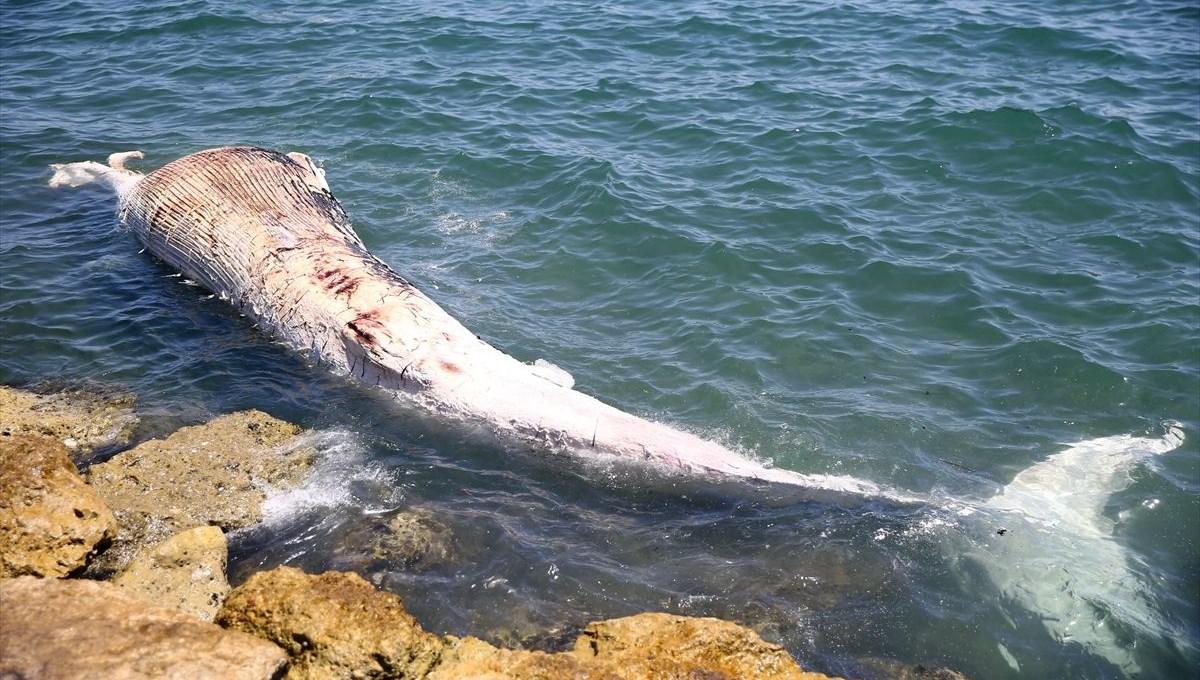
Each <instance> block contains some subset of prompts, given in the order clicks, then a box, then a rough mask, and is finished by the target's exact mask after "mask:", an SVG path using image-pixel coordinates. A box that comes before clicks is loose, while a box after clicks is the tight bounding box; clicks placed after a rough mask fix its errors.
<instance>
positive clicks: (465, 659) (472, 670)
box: [426, 637, 701, 680]
mask: <svg viewBox="0 0 1200 680" xmlns="http://www.w3.org/2000/svg"><path fill="white" fill-rule="evenodd" d="M447 641H448V645H447V647H446V650H445V651H444V652H443V660H442V663H441V664H440V665H439V666H438V667H437V668H436V669H434V671H433V672H432V673H430V674H429V675H428V676H427V679H426V680H526V679H532V678H539V679H540V678H546V679H547V680H551V679H553V680H558V679H560V678H561V679H563V680H623V679H624V678H625V676H623V675H620V674H619V673H618V672H617V669H615V668H613V667H612V666H610V665H609V664H606V663H596V662H587V663H585V662H581V661H580V660H579V659H576V658H575V657H573V656H571V655H569V654H547V653H545V652H530V651H525V650H519V649H500V648H497V647H493V646H492V645H490V644H488V643H486V642H484V641H483V640H480V639H477V638H462V639H458V638H454V637H449V638H447ZM698 677H701V676H698Z"/></svg>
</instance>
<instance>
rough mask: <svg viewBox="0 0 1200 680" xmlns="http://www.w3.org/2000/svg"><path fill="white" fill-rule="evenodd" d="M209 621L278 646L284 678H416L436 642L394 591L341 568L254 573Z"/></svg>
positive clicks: (436, 653)
mask: <svg viewBox="0 0 1200 680" xmlns="http://www.w3.org/2000/svg"><path fill="white" fill-rule="evenodd" d="M216 622H217V623H219V624H220V625H222V626H225V627H226V628H230V629H233V630H238V631H243V632H246V633H253V634H254V635H258V636H260V637H263V638H266V639H268V640H271V641H272V642H275V643H276V644H278V645H279V646H281V647H283V648H284V650H285V651H287V654H288V656H289V657H290V659H291V667H290V669H289V670H288V675H287V677H288V678H289V680H300V679H305V680H318V679H324V678H329V679H331V680H332V679H333V678H423V677H425V675H426V674H427V673H428V672H429V670H430V669H431V668H433V667H434V665H435V664H436V663H437V662H438V660H439V658H440V656H441V650H442V646H443V643H442V641H441V640H440V639H439V638H438V637H437V636H435V635H432V634H430V633H427V632H425V631H424V630H423V629H422V628H421V626H420V624H418V623H417V622H416V620H415V619H413V617H412V616H410V615H409V614H408V612H406V611H405V610H404V605H403V603H402V602H401V601H400V598H399V597H397V596H396V595H392V594H391V593H386V592H380V591H377V590H376V589H375V587H374V586H372V585H371V584H370V583H368V582H367V581H365V580H363V578H362V577H360V576H358V575H357V574H352V573H343V572H326V573H324V574H321V575H319V576H310V575H308V574H305V573H304V572H302V571H300V570H298V569H293V568H291V567H278V568H276V569H273V570H271V571H267V572H260V573H258V574H255V575H253V576H251V577H250V579H249V580H248V581H246V583H244V584H243V585H241V586H239V587H237V588H235V589H234V590H233V592H232V593H230V594H229V597H228V598H227V599H226V600H225V605H224V606H223V607H222V608H221V611H220V612H218V614H217V618H216Z"/></svg>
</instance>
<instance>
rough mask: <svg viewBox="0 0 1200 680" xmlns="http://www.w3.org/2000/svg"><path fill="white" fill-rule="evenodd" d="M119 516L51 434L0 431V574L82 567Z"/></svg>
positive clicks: (52, 573) (60, 572)
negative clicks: (22, 433)
mask: <svg viewBox="0 0 1200 680" xmlns="http://www.w3.org/2000/svg"><path fill="white" fill-rule="evenodd" d="M116 535H117V521H116V519H115V518H114V517H113V514H112V512H110V511H109V509H108V507H106V506H105V504H104V501H102V500H101V499H100V496H98V495H97V494H96V492H95V491H94V490H93V489H92V488H91V487H89V486H88V485H87V484H85V483H84V481H83V479H82V478H81V477H80V476H79V472H78V471H77V470H76V469H75V464H74V463H72V462H71V459H70V458H68V457H67V448H66V446H64V445H63V444H62V443H61V442H59V441H57V440H55V439H51V438H50V437H43V436H36V435H9V436H0V576H3V577H12V576H22V575H30V576H49V577H61V576H66V575H68V574H72V573H74V572H77V571H79V570H81V569H83V568H84V567H85V566H86V565H87V564H88V561H89V560H90V559H91V558H92V557H93V556H94V555H95V554H96V552H97V551H98V550H101V549H103V548H104V547H105V546H106V545H108V544H109V543H110V542H111V541H112V540H113V538H114V537H116Z"/></svg>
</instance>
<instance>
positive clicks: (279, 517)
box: [263, 430, 402, 525]
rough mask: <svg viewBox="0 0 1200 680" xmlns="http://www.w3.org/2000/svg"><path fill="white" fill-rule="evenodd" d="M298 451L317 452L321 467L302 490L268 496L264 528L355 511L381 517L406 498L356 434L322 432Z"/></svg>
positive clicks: (300, 444)
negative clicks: (336, 511)
mask: <svg viewBox="0 0 1200 680" xmlns="http://www.w3.org/2000/svg"><path fill="white" fill-rule="evenodd" d="M294 446H295V447H300V448H303V447H312V448H314V449H316V452H317V457H316V462H315V463H314V465H313V468H312V470H311V471H310V472H309V475H308V477H306V478H305V480H304V482H302V483H301V484H300V486H298V487H295V488H292V489H285V490H276V491H274V492H272V493H269V494H268V495H267V499H266V501H265V502H264V503H263V523H264V524H267V525H275V524H282V523H286V522H289V521H291V520H293V519H295V518H297V517H299V516H302V515H304V514H307V513H310V512H313V511H317V510H329V509H333V508H338V507H345V506H351V505H353V506H358V507H360V508H362V509H363V510H364V511H365V512H372V511H381V510H383V509H386V508H388V507H390V506H392V505H394V502H395V501H397V500H398V498H397V497H398V496H399V495H401V494H402V491H401V490H400V489H399V488H397V487H396V485H394V484H393V480H392V475H391V473H390V472H389V471H388V470H387V469H386V468H385V467H383V466H382V465H380V464H379V463H378V462H376V461H374V460H372V455H371V452H370V451H369V450H368V449H367V448H366V447H365V446H364V445H363V443H362V442H361V441H360V440H359V439H358V438H357V437H355V436H354V435H353V434H352V433H350V432H346V431H341V430H334V431H325V432H316V433H312V434H309V435H306V436H305V437H303V438H301V439H300V440H299V441H298V442H296V444H295V445H294Z"/></svg>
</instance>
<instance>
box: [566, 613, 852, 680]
mask: <svg viewBox="0 0 1200 680" xmlns="http://www.w3.org/2000/svg"><path fill="white" fill-rule="evenodd" d="M573 654H574V656H575V657H576V658H578V659H580V660H585V661H586V660H589V659H595V660H597V661H600V662H603V663H606V664H610V665H611V666H612V667H613V668H614V669H617V672H618V673H619V675H620V677H622V678H630V679H632V678H680V679H683V678H706V679H711V680H721V679H723V678H728V679H729V680H735V679H736V678H758V679H761V680H826V679H827V678H828V676H825V675H822V674H820V673H806V672H804V671H802V670H801V669H800V666H799V665H797V664H796V662H795V661H794V660H793V659H792V657H791V655H789V654H788V653H787V650H785V649H784V648H783V647H781V646H779V645H774V644H771V643H769V642H766V641H764V640H763V639H762V638H760V637H759V636H758V635H757V634H756V633H755V632H754V631H752V630H750V629H749V628H744V627H742V626H739V625H737V624H736V623H732V622H729V621H722V620H720V619H710V618H693V617H688V616H675V615H672V614H658V613H647V614H638V615H636V616H628V617H625V618H620V619H612V620H609V621H598V622H595V623H591V624H588V626H587V627H586V628H584V630H583V634H581V635H580V636H579V639H578V640H576V641H575V649H574V651H573Z"/></svg>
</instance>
